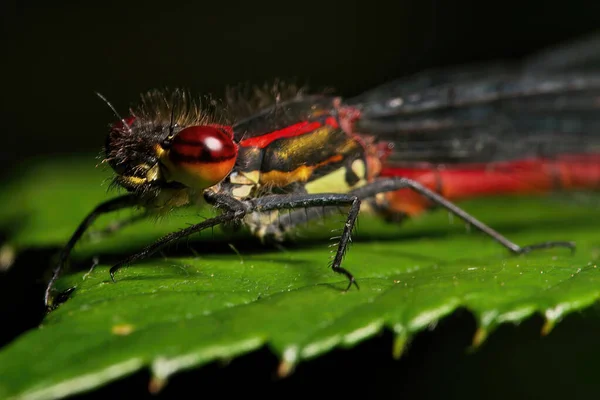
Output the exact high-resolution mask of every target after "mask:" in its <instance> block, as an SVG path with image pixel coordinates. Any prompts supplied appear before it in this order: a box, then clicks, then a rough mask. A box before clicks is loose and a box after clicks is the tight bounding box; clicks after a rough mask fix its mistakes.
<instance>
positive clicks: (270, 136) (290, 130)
mask: <svg viewBox="0 0 600 400" xmlns="http://www.w3.org/2000/svg"><path fill="white" fill-rule="evenodd" d="M325 124H326V125H330V126H332V127H334V128H337V127H338V126H339V125H338V123H337V120H336V119H335V118H333V117H328V118H327V119H326V120H325ZM321 126H323V124H322V123H321V122H319V121H313V122H309V121H302V122H299V123H297V124H293V125H290V126H286V127H285V128H283V129H278V130H276V131H273V132H269V133H265V134H263V135H260V136H256V137H253V138H249V139H244V140H242V141H241V142H240V145H241V146H244V147H258V148H260V149H264V148H265V147H267V146H268V145H269V144H271V143H272V142H273V141H274V140H277V139H282V138H290V137H294V136H300V135H304V134H305V133H310V132H313V131H315V130H316V129H318V128H320V127H321Z"/></svg>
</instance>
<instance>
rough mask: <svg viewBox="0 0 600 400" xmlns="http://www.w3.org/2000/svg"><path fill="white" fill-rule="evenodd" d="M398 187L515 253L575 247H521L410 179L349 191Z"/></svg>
mask: <svg viewBox="0 0 600 400" xmlns="http://www.w3.org/2000/svg"><path fill="white" fill-rule="evenodd" d="M399 189H410V190H413V191H415V192H417V193H419V194H420V195H422V196H424V197H426V198H427V199H428V200H430V201H432V202H433V203H435V204H437V205H439V206H441V207H444V208H445V209H446V210H448V211H450V212H451V213H452V214H454V215H456V216H457V217H459V218H461V219H462V220H463V221H465V222H466V223H468V224H470V225H473V226H474V227H475V228H477V229H479V230H480V231H481V232H483V233H485V234H486V235H488V236H489V237H491V238H492V239H494V240H495V241H496V242H498V243H500V244H501V245H502V246H504V247H506V248H507V249H508V250H510V251H511V252H513V253H515V254H525V253H529V252H530V251H532V250H536V249H547V248H552V247H567V248H569V249H571V250H574V249H575V243H573V242H565V241H556V242H543V243H536V244H533V245H529V246H523V247H521V246H519V245H518V244H516V243H513V242H512V241H510V240H509V239H507V238H506V237H504V236H503V235H502V234H500V233H499V232H497V231H495V230H494V229H492V228H490V227H489V226H487V225H486V224H484V223H483V222H481V221H479V220H478V219H476V218H475V217H474V216H472V215H470V214H468V213H467V212H466V211H464V210H463V209H461V208H460V207H458V206H457V205H455V204H454V203H452V202H451V201H449V200H447V199H445V198H444V197H442V196H440V195H439V194H437V193H435V192H433V191H431V190H430V189H427V188H426V187H424V186H423V185H421V184H420V183H418V182H415V181H413V180H411V179H406V178H384V179H380V180H377V181H375V182H373V183H370V184H368V185H366V186H363V187H361V188H358V189H355V190H353V191H352V192H350V194H353V195H355V196H357V197H359V198H361V199H364V198H367V197H372V196H375V195H376V194H378V193H383V192H392V191H396V190H399Z"/></svg>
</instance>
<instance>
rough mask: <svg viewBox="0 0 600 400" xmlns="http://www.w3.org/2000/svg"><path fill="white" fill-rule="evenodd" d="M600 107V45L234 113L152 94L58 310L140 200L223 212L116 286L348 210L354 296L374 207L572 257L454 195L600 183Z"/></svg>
mask: <svg viewBox="0 0 600 400" xmlns="http://www.w3.org/2000/svg"><path fill="white" fill-rule="evenodd" d="M596 68H598V69H596ZM107 104H109V105H110V103H108V102H107ZM111 107H112V106H111ZM206 107H208V108H211V110H208V109H207V108H206ZM599 107H600V38H597V37H594V38H591V39H586V40H583V41H580V42H578V43H574V44H571V45H568V46H565V47H562V48H558V49H554V50H551V51H549V52H544V53H541V54H538V55H536V56H534V57H532V58H530V59H528V60H526V61H525V62H524V63H521V64H519V65H513V66H507V65H497V64H494V65H490V66H478V67H476V68H471V69H469V68H461V69H457V70H454V71H451V70H444V71H434V72H430V73H425V74H420V75H418V76H415V77H412V78H410V79H407V80H403V81H398V82H392V83H389V84H386V85H384V86H382V87H379V88H376V89H374V90H372V91H369V92H367V93H364V94H363V95H361V96H358V97H356V98H352V99H346V100H344V99H342V98H340V97H335V96H329V95H319V94H306V93H305V92H304V91H302V90H297V89H294V88H289V87H288V88H286V87H284V86H282V85H274V86H273V88H272V90H264V91H261V90H258V91H256V92H255V94H254V96H251V97H249V98H244V96H228V98H227V100H226V101H225V102H224V103H223V105H222V106H221V105H220V104H219V103H210V102H209V103H208V104H206V103H205V104H202V102H200V101H197V100H194V99H193V98H192V97H191V96H190V95H188V94H187V93H186V92H185V91H179V90H175V91H171V92H158V91H155V92H150V93H148V94H146V95H143V96H142V101H141V103H140V105H138V106H137V107H135V108H133V109H132V110H131V114H130V116H128V117H127V118H121V117H120V116H119V114H118V113H117V111H116V110H114V109H113V111H114V112H115V114H116V115H117V116H118V118H119V119H120V122H118V123H116V124H114V125H112V126H111V128H110V132H109V134H108V137H107V141H106V146H105V152H104V155H103V157H104V161H105V162H106V163H108V164H109V165H110V166H111V167H112V168H113V169H114V171H115V173H116V174H115V178H114V182H115V184H117V185H118V186H120V187H123V188H125V189H126V190H127V191H128V193H127V194H125V195H122V196H120V197H116V198H114V199H112V200H109V201H106V202H104V203H102V204H99V205H98V206H97V207H96V208H95V209H94V210H92V212H90V214H88V216H87V217H86V218H85V219H84V220H83V222H82V223H81V224H80V225H79V227H78V228H77V230H76V231H75V233H74V234H73V235H72V237H71V239H70V240H69V242H68V243H67V245H66V247H65V248H64V249H63V251H62V252H61V254H60V256H59V262H58V266H57V268H56V269H55V271H54V275H53V277H52V279H51V280H50V282H49V284H48V287H47V290H46V293H45V301H46V305H47V306H50V305H51V296H50V294H51V289H52V286H53V284H54V282H55V280H56V279H57V277H58V276H59V274H60V272H61V270H62V268H63V266H64V265H65V263H66V261H67V259H68V258H69V255H70V253H71V250H72V249H73V247H74V246H75V244H76V243H77V242H78V241H79V239H80V238H81V237H82V235H83V234H84V232H85V231H86V230H87V229H88V228H89V227H90V226H91V225H92V223H93V222H94V221H95V220H96V218H97V217H98V216H100V215H102V214H105V213H109V212H112V211H115V210H118V209H123V208H129V207H136V206H141V207H143V208H145V209H147V210H148V212H149V213H150V214H152V213H160V212H165V211H168V210H171V209H173V208H176V207H181V206H184V205H187V204H190V203H195V202H197V201H198V200H200V199H202V200H204V201H206V202H207V203H208V204H211V205H213V206H214V207H216V208H218V209H219V210H220V213H219V214H218V215H217V216H216V217H213V218H210V219H207V220H203V221H201V222H198V223H195V224H194V225H191V226H188V227H187V228H185V229H182V230H180V231H177V232H173V233H171V234H169V235H166V236H164V237H163V238H161V239H159V240H158V241H156V242H155V243H152V244H150V245H149V246H147V247H146V248H144V249H142V250H141V251H139V252H138V253H135V254H133V255H131V256H130V257H128V258H126V259H124V260H122V261H121V262H119V263H117V264H115V265H114V266H113V267H112V268H111V269H110V275H111V278H112V279H113V281H114V277H115V273H116V272H117V270H118V269H119V268H121V267H122V266H124V265H126V264H131V263H132V262H134V261H137V260H140V259H142V258H144V257H147V256H149V255H151V254H153V253H155V252H156V251H157V250H159V249H161V248H162V247H164V246H166V245H168V244H170V243H173V242H174V241H176V240H178V239H181V238H183V237H186V236H188V235H190V234H192V233H194V232H199V231H202V230H204V229H207V228H211V227H214V226H217V225H221V224H228V223H241V224H243V225H245V226H247V227H248V228H249V230H250V232H252V234H254V235H257V236H259V237H261V238H263V239H272V240H283V239H284V238H285V237H286V234H287V233H288V232H289V231H290V230H292V229H294V227H295V226H297V225H298V224H300V223H304V222H306V221H308V220H311V219H315V218H320V217H322V215H323V212H322V210H334V209H337V208H338V207H341V206H346V207H349V212H348V214H347V218H346V223H345V224H344V225H343V229H342V233H341V235H340V236H339V237H338V238H337V239H338V242H337V249H336V251H335V253H334V256H333V258H332V260H331V265H330V266H331V269H332V270H333V271H334V272H336V273H340V274H342V275H344V276H345V277H346V278H347V279H348V287H347V289H349V288H350V287H351V286H352V285H353V284H354V285H356V286H357V287H358V285H357V282H356V280H355V279H354V277H353V275H352V274H351V273H350V271H349V270H348V269H346V268H345V267H342V259H343V256H344V253H345V251H346V248H347V246H348V244H349V242H350V240H351V233H352V231H353V227H354V225H355V222H356V219H357V216H358V214H359V211H360V210H361V209H363V210H364V209H369V210H370V211H373V212H375V213H377V214H379V215H382V216H384V217H385V218H387V219H389V220H396V221H397V220H401V219H402V218H404V217H406V216H411V215H414V214H417V213H419V212H422V211H424V210H426V209H429V208H431V207H442V208H445V209H446V210H448V211H449V212H450V213H452V214H454V215H456V216H458V217H459V218H461V219H462V220H464V221H465V222H467V223H468V224H470V225H472V226H474V227H475V228H477V229H478V230H480V231H481V232H483V233H485V234H486V235H488V236H489V237H491V238H492V239H494V240H495V241H497V242H498V243H500V244H501V245H502V246H504V247H506V248H507V249H508V250H510V251H511V252H512V253H516V254H522V253H527V252H529V251H531V250H534V249H540V248H550V247H567V248H573V247H574V244H573V243H571V242H568V241H564V242H540V243H537V244H533V245H528V246H520V245H518V244H516V243H513V242H512V241H511V240H509V239H507V238H506V237H504V236H503V235H501V234H500V233H498V232H496V231H495V230H493V229H492V228H490V227H488V226H487V225H485V224H484V223H482V222H481V221H479V220H477V219H476V218H475V217H474V216H471V215H469V214H468V213H466V212H465V211H463V210H462V209H461V208H459V207H458V206H456V205H455V204H454V203H452V201H454V200H457V199H461V198H465V197H473V196H480V195H486V194H497V193H531V192H544V191H550V190H555V189H590V188H598V187H600V115H598V109H599ZM231 115H233V117H232V116H231ZM281 210H289V213H283V214H281V215H280V214H279V211H281Z"/></svg>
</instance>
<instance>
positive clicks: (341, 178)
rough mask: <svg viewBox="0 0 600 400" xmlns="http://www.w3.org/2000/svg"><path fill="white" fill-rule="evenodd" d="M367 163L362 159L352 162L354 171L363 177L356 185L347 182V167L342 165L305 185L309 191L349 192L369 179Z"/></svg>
mask: <svg viewBox="0 0 600 400" xmlns="http://www.w3.org/2000/svg"><path fill="white" fill-rule="evenodd" d="M365 170H366V168H365V163H364V162H363V161H362V160H355V161H354V162H353V163H352V171H354V173H355V174H356V175H357V176H358V177H360V178H361V179H360V180H359V181H358V182H357V183H356V184H355V185H354V186H349V185H348V183H347V182H346V167H341V168H339V169H336V170H335V171H333V172H331V173H329V174H327V175H325V176H323V177H321V178H319V179H315V180H314V181H312V182H309V183H307V184H306V185H305V188H306V190H307V192H308V193H347V192H349V191H350V190H352V189H355V188H358V187H361V186H363V185H364V184H365V183H366V182H367V181H366V180H365V179H364V176H365Z"/></svg>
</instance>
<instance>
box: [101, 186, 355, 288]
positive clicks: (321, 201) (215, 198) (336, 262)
mask: <svg viewBox="0 0 600 400" xmlns="http://www.w3.org/2000/svg"><path fill="white" fill-rule="evenodd" d="M205 198H206V200H207V201H208V202H209V203H210V204H213V205H214V206H216V207H217V208H221V209H225V212H224V213H223V214H221V215H219V216H216V217H213V218H210V219H207V220H205V221H202V222H200V223H198V224H195V225H191V226H189V227H187V228H185V229H182V230H180V231H177V232H173V233H171V234H168V235H166V236H163V237H162V238H161V239H159V240H157V241H156V242H154V243H153V244H151V245H150V246H147V247H146V248H144V249H142V250H141V251H140V252H138V253H136V254H133V255H132V256H130V257H128V258H127V259H125V260H123V261H121V262H119V263H117V264H115V265H114V266H113V267H112V268H111V269H110V275H111V279H112V280H113V282H114V276H115V273H116V272H117V271H118V270H119V269H120V268H122V267H123V266H125V265H128V264H130V263H132V262H134V261H137V260H140V259H142V258H145V257H148V256H150V255H152V254H154V253H155V252H156V251H158V250H159V249H161V248H163V247H164V246H166V245H168V244H171V243H173V242H175V241H177V240H179V239H182V238H184V237H186V236H189V235H191V234H193V233H196V232H200V231H202V230H204V229H207V228H211V227H214V226H217V225H220V224H223V223H226V222H231V221H236V220H237V221H239V220H241V219H242V218H243V217H244V216H245V215H246V214H249V213H252V212H267V211H274V210H285V209H295V208H299V207H322V206H329V205H334V206H336V205H350V206H351V210H350V212H349V213H348V218H347V221H346V224H345V225H344V230H343V232H342V235H341V237H340V241H339V243H338V249H337V252H336V254H335V257H334V259H333V261H332V264H331V268H332V270H333V271H334V272H337V273H340V274H342V275H344V276H346V278H348V281H349V285H348V288H349V287H350V286H351V285H352V284H355V285H356V286H357V287H358V285H357V284H356V280H355V279H354V277H353V276H352V274H351V273H350V272H349V271H347V270H346V269H344V268H342V267H341V262H342V260H343V256H344V253H345V251H346V248H347V245H348V242H349V241H350V235H351V233H352V228H353V227H354V223H355V222H356V218H357V216H358V212H359V210H360V199H358V198H357V197H356V196H351V195H347V194H339V193H333V194H300V195H271V196H265V197H260V198H257V199H252V200H247V201H244V202H240V201H239V200H236V199H235V198H233V197H231V196H229V195H226V194H217V193H214V192H208V193H207V194H206V195H205Z"/></svg>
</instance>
